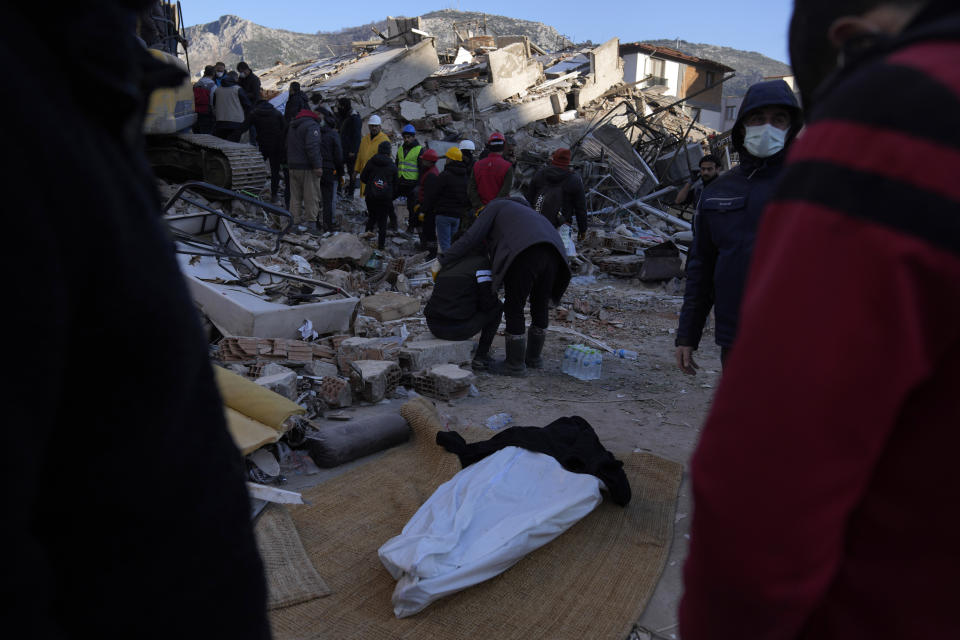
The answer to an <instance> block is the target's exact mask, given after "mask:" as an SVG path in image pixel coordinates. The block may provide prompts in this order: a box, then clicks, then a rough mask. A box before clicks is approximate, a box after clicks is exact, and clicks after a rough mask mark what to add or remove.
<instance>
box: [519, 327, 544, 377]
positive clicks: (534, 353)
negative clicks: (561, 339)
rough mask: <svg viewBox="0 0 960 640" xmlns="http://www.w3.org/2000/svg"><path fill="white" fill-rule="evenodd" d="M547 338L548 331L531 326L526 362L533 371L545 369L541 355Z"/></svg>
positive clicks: (528, 333) (528, 331)
mask: <svg viewBox="0 0 960 640" xmlns="http://www.w3.org/2000/svg"><path fill="white" fill-rule="evenodd" d="M546 337H547V332H546V330H544V329H541V328H540V327H535V326H533V325H530V328H529V329H528V330H527V355H526V357H525V358H524V361H525V362H526V363H527V366H528V367H530V368H531V369H543V358H542V357H541V356H540V353H541V352H542V351H543V342H544V340H545V339H546Z"/></svg>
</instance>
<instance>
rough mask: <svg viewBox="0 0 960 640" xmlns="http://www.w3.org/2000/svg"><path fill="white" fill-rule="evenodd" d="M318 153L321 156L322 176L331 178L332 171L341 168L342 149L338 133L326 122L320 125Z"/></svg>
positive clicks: (337, 170)
mask: <svg viewBox="0 0 960 640" xmlns="http://www.w3.org/2000/svg"><path fill="white" fill-rule="evenodd" d="M320 155H321V157H323V177H324V179H325V180H326V179H330V180H332V179H333V176H334V173H335V172H339V171H341V170H342V169H343V149H342V148H341V147H340V134H339V133H337V130H336V129H333V128H331V127H329V126H327V125H326V124H323V125H322V126H321V127H320Z"/></svg>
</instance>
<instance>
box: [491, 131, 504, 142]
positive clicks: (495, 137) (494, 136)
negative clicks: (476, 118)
mask: <svg viewBox="0 0 960 640" xmlns="http://www.w3.org/2000/svg"><path fill="white" fill-rule="evenodd" d="M504 142H506V140H504V138H503V134H502V133H500V132H499V131H494V132H493V133H491V134H490V139H489V140H487V144H498V143H500V144H503V143H504Z"/></svg>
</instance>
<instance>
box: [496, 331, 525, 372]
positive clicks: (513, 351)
mask: <svg viewBox="0 0 960 640" xmlns="http://www.w3.org/2000/svg"><path fill="white" fill-rule="evenodd" d="M504 342H505V343H506V351H507V358H506V360H497V361H496V362H493V363H492V364H491V365H490V366H489V368H488V370H489V371H490V373H494V374H496V375H498V376H514V377H515V378H522V377H523V376H525V375H527V366H526V365H525V364H524V363H523V358H524V354H525V353H526V350H527V336H525V335H523V334H522V333H521V334H520V335H518V336H515V335H513V334H510V333H507V334H504Z"/></svg>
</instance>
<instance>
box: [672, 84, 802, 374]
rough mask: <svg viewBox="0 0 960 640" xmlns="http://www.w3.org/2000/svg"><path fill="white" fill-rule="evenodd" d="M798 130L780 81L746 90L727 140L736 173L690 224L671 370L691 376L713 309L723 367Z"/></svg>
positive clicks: (706, 196) (714, 186)
mask: <svg viewBox="0 0 960 640" xmlns="http://www.w3.org/2000/svg"><path fill="white" fill-rule="evenodd" d="M802 126H803V118H802V114H801V112H800V107H799V106H798V105H797V99H796V97H795V96H794V95H793V92H792V91H791V90H790V87H789V86H788V85H787V83H786V82H784V81H783V80H771V81H768V82H759V83H757V84H755V85H753V86H752V87H750V89H748V90H747V95H746V96H744V98H743V103H742V104H741V105H740V114H739V116H738V118H737V121H736V123H735V124H734V126H733V133H732V139H733V146H734V148H735V149H736V150H737V151H738V152H739V154H740V165H739V166H737V167H734V168H733V169H731V170H730V171H728V172H727V173H725V174H724V175H722V176H720V177H719V178H717V179H716V180H715V181H714V182H712V183H711V184H710V186H708V187H707V188H706V189H704V190H703V195H702V196H701V197H700V207H699V210H698V212H697V215H696V216H695V217H694V222H693V245H692V246H691V247H690V253H689V254H688V256H687V284H686V290H685V292H684V295H683V307H682V308H681V309H680V323H679V327H678V328H677V339H676V359H677V366H678V367H680V370H681V371H683V372H684V373H689V374H693V373H696V369H697V367H698V365H697V363H696V362H694V360H693V352H694V350H695V349H696V348H697V346H698V345H699V344H700V336H701V335H702V334H703V327H704V324H706V321H707V315H708V314H709V313H710V307H711V306H713V308H714V315H715V316H716V324H717V326H716V341H717V344H718V345H720V349H721V350H720V354H721V355H720V357H721V360H724V361H725V360H726V357H727V354H728V353H729V351H730V348H731V347H732V346H733V342H734V338H735V337H736V335H737V318H738V316H739V314H740V299H741V297H742V296H743V288H744V285H745V284H746V280H747V269H748V268H749V267H750V258H751V256H752V254H753V242H754V239H755V237H756V234H757V227H758V225H759V224H760V214H761V213H762V212H763V208H764V207H765V206H766V204H767V203H768V202H769V201H770V197H771V196H772V195H773V189H774V187H775V186H776V184H777V180H778V178H779V177H780V174H781V173H782V171H783V161H784V158H785V157H786V154H787V148H788V147H789V145H790V142H791V141H792V140H793V138H794V137H795V136H796V135H797V132H798V131H800V128H801V127H802Z"/></svg>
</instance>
